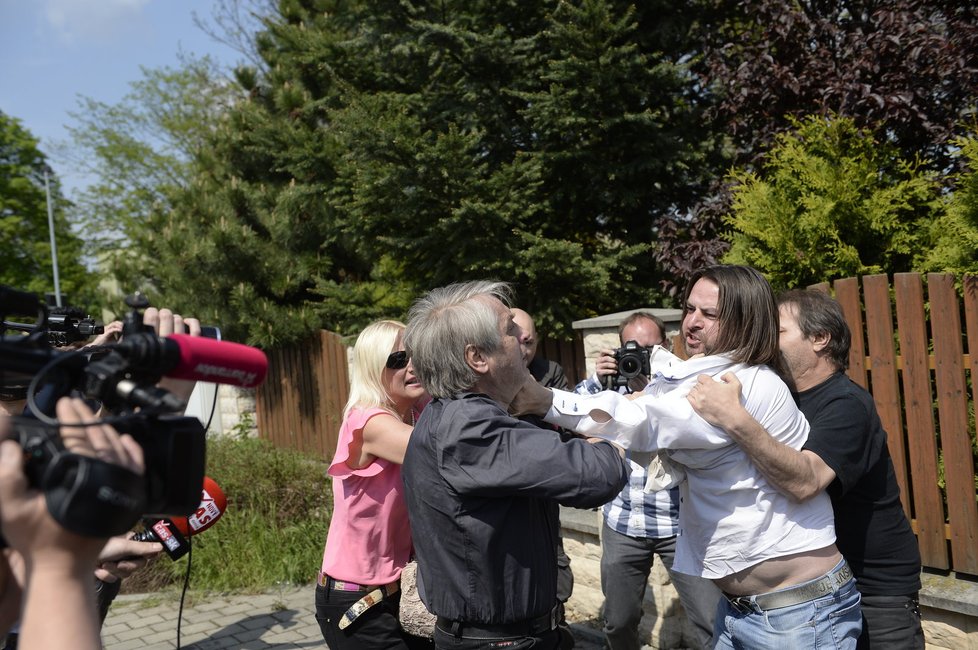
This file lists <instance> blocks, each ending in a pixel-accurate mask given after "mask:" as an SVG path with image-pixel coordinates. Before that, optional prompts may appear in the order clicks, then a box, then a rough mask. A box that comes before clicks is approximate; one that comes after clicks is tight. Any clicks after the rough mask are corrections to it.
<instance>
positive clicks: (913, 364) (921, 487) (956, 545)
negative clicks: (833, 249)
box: [818, 273, 978, 575]
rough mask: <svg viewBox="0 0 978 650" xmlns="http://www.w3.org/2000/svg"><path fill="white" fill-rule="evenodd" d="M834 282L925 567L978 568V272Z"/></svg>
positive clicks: (852, 367)
mask: <svg viewBox="0 0 978 650" xmlns="http://www.w3.org/2000/svg"><path fill="white" fill-rule="evenodd" d="M925 284H926V286H925ZM818 287H819V288H822V289H826V290H827V289H828V285H818ZM832 288H833V290H834V295H835V298H836V299H837V300H838V301H839V303H840V304H841V305H842V308H843V311H844V312H845V314H846V320H847V321H848V322H849V326H850V329H851V330H852V349H851V351H850V355H849V376H850V377H851V378H852V379H853V381H855V382H857V383H859V384H860V385H862V386H864V387H866V388H867V389H868V390H869V391H870V392H871V393H872V394H873V398H874V400H875V402H876V407H877V410H878V411H879V414H880V417H881V419H882V421H883V426H884V427H885V428H886V431H887V434H888V436H889V448H890V454H891V456H892V457H893V465H894V468H895V469H896V475H897V481H898V482H899V484H900V492H901V497H902V499H903V505H904V509H905V510H906V512H907V516H908V517H910V519H911V523H912V524H913V527H914V530H915V532H916V533H917V539H918V541H919V544H920V554H921V557H922V560H923V564H924V566H926V567H931V568H935V569H945V570H946V569H952V570H955V571H959V572H963V573H968V574H972V575H976V574H978V502H976V484H975V462H976V454H975V446H974V440H975V423H974V407H973V405H974V403H976V400H975V398H978V385H976V383H975V382H974V381H973V380H974V378H975V376H976V375H975V372H976V371H978V278H975V277H966V278H965V279H964V280H963V281H962V283H961V287H960V288H959V287H958V286H957V284H956V279H955V277H954V276H951V275H946V274H936V273H935V274H929V275H927V276H926V283H925V282H924V278H923V277H922V276H921V275H920V274H917V273H898V274H896V275H894V276H893V283H892V286H891V284H890V282H889V279H888V277H887V276H886V275H869V276H863V278H862V287H861V288H860V281H859V278H846V279H844V280H837V281H835V282H834V283H833V285H832ZM860 289H861V290H860ZM959 289H960V290H959ZM894 307H895V310H894ZM894 311H895V314H894ZM894 316H895V317H894ZM962 320H963V322H964V327H962ZM973 347H974V348H975V354H971V349H972V348H973ZM969 386H970V390H971V394H970V395H969V393H968V389H969V388H968V387H969ZM942 478H943V483H944V488H943V489H942V488H941V485H940V483H941V479H942Z"/></svg>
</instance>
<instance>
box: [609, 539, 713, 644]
mask: <svg viewBox="0 0 978 650" xmlns="http://www.w3.org/2000/svg"><path fill="white" fill-rule="evenodd" d="M656 555H658V556H659V560H660V561H661V562H662V564H663V565H664V566H665V567H666V571H668V572H669V578H670V579H671V580H672V585H673V586H674V587H675V588H676V591H677V592H678V593H679V602H680V603H682V606H683V610H684V611H685V612H686V618H688V619H689V622H690V623H691V624H692V631H693V634H694V641H695V644H691V645H692V647H695V648H712V647H713V644H712V643H711V640H710V639H711V637H712V636H713V617H714V615H715V614H716V609H717V603H719V602H720V598H721V595H720V590H719V589H718V588H717V587H716V585H714V584H713V582H712V581H710V580H707V579H706V578H699V577H697V576H691V575H686V574H685V573H680V572H678V571H673V570H672V561H673V559H674V558H675V556H676V538H675V537H661V538H652V537H648V538H646V537H629V536H628V535H622V534H621V533H619V532H617V531H614V530H612V529H611V528H609V527H608V526H604V527H603V528H602V529H601V591H602V592H603V593H604V607H603V609H602V612H603V616H604V633H605V636H606V638H607V642H608V647H609V648H611V650H639V648H641V647H642V643H641V642H640V640H639V638H638V624H639V621H641V620H642V614H643V611H642V603H643V602H644V600H645V589H646V586H647V585H648V581H649V572H651V571H652V561H653V559H654V557H655V556H656Z"/></svg>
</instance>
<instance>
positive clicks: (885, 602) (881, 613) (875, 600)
mask: <svg viewBox="0 0 978 650" xmlns="http://www.w3.org/2000/svg"><path fill="white" fill-rule="evenodd" d="M862 610H863V633H862V634H861V635H860V636H859V646H858V647H859V650H890V649H891V648H892V649H893V650H924V630H923V629H922V628H921V626H920V605H919V603H918V601H917V594H913V595H910V596H867V595H865V594H863V600H862Z"/></svg>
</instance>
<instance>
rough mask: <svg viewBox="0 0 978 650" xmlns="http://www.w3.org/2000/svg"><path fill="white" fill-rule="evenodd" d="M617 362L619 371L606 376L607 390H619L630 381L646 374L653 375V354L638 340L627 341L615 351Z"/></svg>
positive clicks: (647, 375)
mask: <svg viewBox="0 0 978 650" xmlns="http://www.w3.org/2000/svg"><path fill="white" fill-rule="evenodd" d="M614 356H615V362H616V363H617V364H618V373H617V374H614V375H608V376H607V377H606V378H605V388H606V389H607V390H618V389H619V388H620V387H622V386H627V385H628V382H629V381H631V380H632V379H634V378H635V377H638V376H639V375H644V376H646V377H649V376H651V375H652V363H651V360H652V355H651V353H650V352H649V349H648V348H646V347H644V346H641V345H639V344H638V341H626V342H625V345H623V346H622V347H620V348H618V349H617V350H615V352H614Z"/></svg>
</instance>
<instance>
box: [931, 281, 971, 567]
mask: <svg viewBox="0 0 978 650" xmlns="http://www.w3.org/2000/svg"><path fill="white" fill-rule="evenodd" d="M927 294H928V297H929V299H930V318H931V321H930V323H931V331H932V332H936V333H937V335H935V336H934V362H935V364H936V367H937V370H936V373H935V380H936V382H935V383H936V388H937V406H938V421H939V423H940V432H941V436H940V437H941V450H942V451H943V459H944V479H945V485H946V488H947V489H946V493H947V514H948V522H949V524H950V526H951V557H952V559H953V561H954V570H955V571H964V572H967V573H972V574H973V573H978V543H976V542H978V538H976V534H975V532H976V530H978V506H976V503H975V464H974V455H973V453H972V448H971V436H970V435H969V431H968V396H967V388H966V387H965V378H964V364H963V363H962V356H963V353H964V350H963V346H962V343H961V335H960V332H961V311H960V304H959V301H958V294H957V290H956V289H955V286H954V276H953V275H948V274H943V273H930V274H928V275H927Z"/></svg>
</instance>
